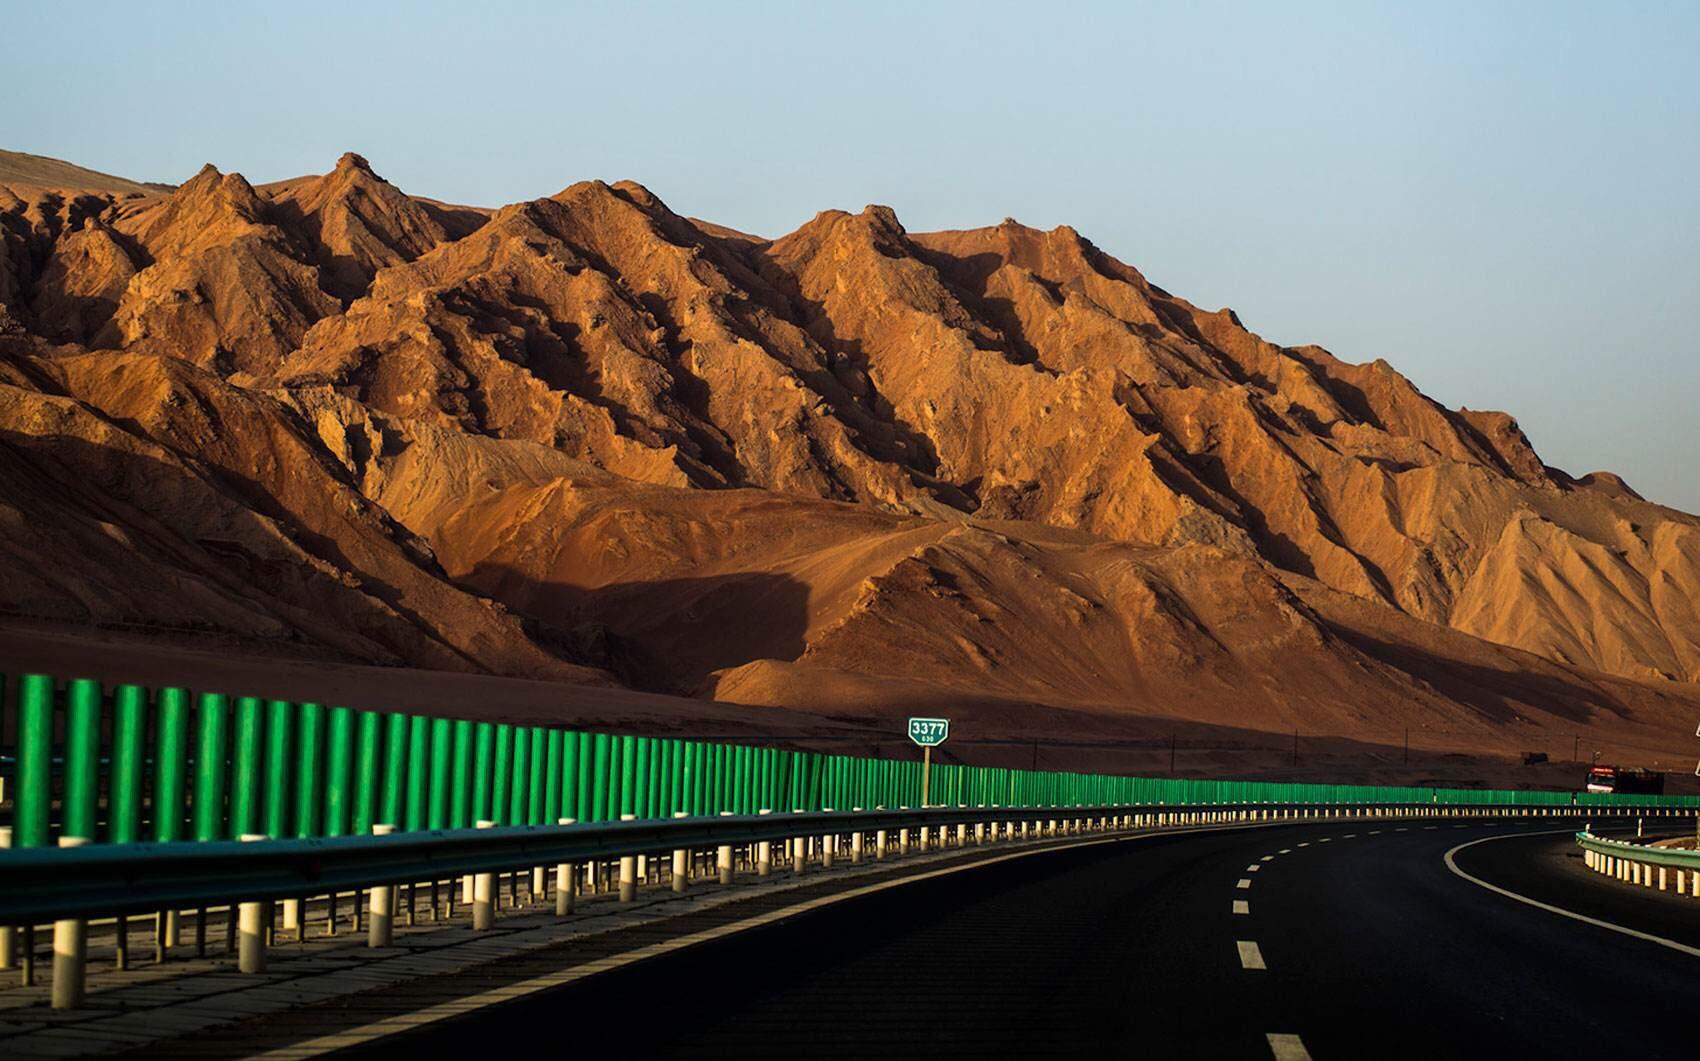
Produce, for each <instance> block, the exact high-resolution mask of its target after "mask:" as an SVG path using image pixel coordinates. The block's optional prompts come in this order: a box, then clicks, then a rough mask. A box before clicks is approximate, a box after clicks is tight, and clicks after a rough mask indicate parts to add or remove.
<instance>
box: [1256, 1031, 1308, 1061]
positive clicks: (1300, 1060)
mask: <svg viewBox="0 0 1700 1061" xmlns="http://www.w3.org/2000/svg"><path fill="white" fill-rule="evenodd" d="M1264 1038H1266V1039H1268V1040H1269V1052H1270V1053H1272V1054H1274V1055H1275V1061H1310V1051H1309V1050H1306V1049H1305V1044H1304V1043H1303V1042H1302V1041H1301V1040H1300V1039H1299V1037H1298V1036H1296V1035H1290V1034H1288V1033H1286V1032H1270V1033H1269V1034H1268V1035H1266V1036H1265V1037H1264Z"/></svg>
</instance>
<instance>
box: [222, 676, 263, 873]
mask: <svg viewBox="0 0 1700 1061" xmlns="http://www.w3.org/2000/svg"><path fill="white" fill-rule="evenodd" d="M263 711H264V705H263V704H262V703H261V702H260V698H259V697H257V696H242V697H238V698H237V700H236V725H235V729H234V731H233V737H232V740H231V747H230V761H231V770H230V832H229V833H228V834H227V836H228V837H229V838H230V839H232V840H240V839H242V837H244V836H246V835H248V834H249V833H252V832H253V831H254V828H255V824H256V822H257V821H258V819H259V815H258V813H257V812H256V808H255V801H256V799H257V798H258V796H259V794H260V772H261V765H262V759H261V753H262V750H263V746H262V744H261V739H260V734H261V725H262V723H263V721H264V718H263Z"/></svg>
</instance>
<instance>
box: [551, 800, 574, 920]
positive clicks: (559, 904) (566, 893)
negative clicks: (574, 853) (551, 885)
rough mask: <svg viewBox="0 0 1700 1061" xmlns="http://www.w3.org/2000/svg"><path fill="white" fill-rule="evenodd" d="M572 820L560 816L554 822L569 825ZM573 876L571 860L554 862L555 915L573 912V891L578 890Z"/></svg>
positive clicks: (562, 915) (561, 915)
mask: <svg viewBox="0 0 1700 1061" xmlns="http://www.w3.org/2000/svg"><path fill="white" fill-rule="evenodd" d="M573 821H574V819H572V818H562V819H560V820H558V821H557V822H555V824H556V825H571V824H573ZM575 876H576V875H575V874H574V873H573V864H572V863H571V862H558V863H556V864H555V916H556V917H566V916H567V915H568V914H570V913H572V912H573V893H574V892H575V891H577V890H578V881H577V880H575V879H574V878H575Z"/></svg>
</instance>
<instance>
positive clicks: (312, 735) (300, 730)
mask: <svg viewBox="0 0 1700 1061" xmlns="http://www.w3.org/2000/svg"><path fill="white" fill-rule="evenodd" d="M295 721H296V727H295V835H296V836H297V837H299V838H301V839H303V840H305V839H307V838H308V837H313V836H319V835H321V833H320V830H321V828H322V825H321V822H322V818H321V812H322V811H323V809H324V791H323V788H324V764H325V758H324V745H325V709H324V708H323V707H322V706H320V705H319V704H315V703H311V702H308V703H303V704H301V705H300V706H299V707H298V708H297V709H296V718H295Z"/></svg>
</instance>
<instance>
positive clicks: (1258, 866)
mask: <svg viewBox="0 0 1700 1061" xmlns="http://www.w3.org/2000/svg"><path fill="white" fill-rule="evenodd" d="M1262 868H1263V863H1261V862H1253V863H1252V864H1251V865H1249V866H1247V867H1246V868H1245V871H1246V872H1247V873H1256V872H1257V871H1258V870H1260V869H1262Z"/></svg>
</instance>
